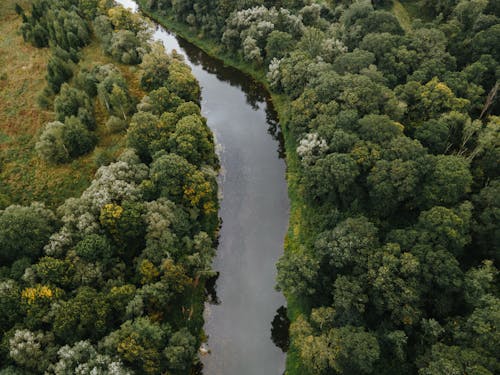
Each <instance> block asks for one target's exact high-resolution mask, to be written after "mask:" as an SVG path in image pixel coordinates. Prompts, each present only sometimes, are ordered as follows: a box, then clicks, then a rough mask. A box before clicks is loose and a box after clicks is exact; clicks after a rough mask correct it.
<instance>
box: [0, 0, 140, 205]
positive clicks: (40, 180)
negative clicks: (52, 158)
mask: <svg viewBox="0 0 500 375" xmlns="http://www.w3.org/2000/svg"><path fill="white" fill-rule="evenodd" d="M17 2H19V3H20V4H21V5H22V6H23V7H24V8H25V9H28V3H29V1H17ZM15 3H16V1H15V0H5V1H2V4H1V5H0V208H2V206H5V205H6V204H11V203H17V204H29V202H31V201H41V202H45V203H46V204H47V205H48V206H49V207H52V208H55V207H57V206H58V205H60V204H61V203H62V202H64V200H65V199H67V198H69V197H73V196H79V195H80V194H81V192H82V191H83V190H85V188H86V187H87V186H89V184H90V182H91V181H92V178H93V176H94V173H95V171H96V169H97V165H96V163H95V159H96V158H98V157H99V156H100V155H101V154H102V153H106V155H108V158H109V157H113V156H116V155H117V153H119V151H120V150H121V149H122V148H123V147H124V145H125V142H124V138H125V137H124V134H113V135H111V134H108V133H107V132H106V130H105V127H104V123H105V121H106V117H107V115H106V113H105V111H104V109H103V108H102V107H100V105H99V103H98V102H97V101H96V103H95V109H96V117H97V120H98V126H97V130H96V134H97V136H98V138H99V143H98V145H97V147H96V149H95V150H94V151H93V152H92V153H90V154H88V155H85V156H83V157H80V158H77V159H75V160H73V161H72V162H70V163H68V164H64V165H57V166H56V165H51V164H47V163H45V162H43V161H42V160H41V159H39V158H38V156H37V155H36V152H35V149H34V147H35V143H36V141H37V139H38V136H39V134H40V132H41V130H42V128H43V126H44V124H45V123H46V122H48V121H51V120H53V118H54V115H53V113H52V112H51V111H47V110H43V109H41V108H39V106H38V104H37V97H38V95H39V94H40V92H41V91H42V90H43V88H44V87H45V85H46V80H45V75H46V64H47V61H48V59H49V57H50V51H49V50H48V49H37V48H34V47H32V46H31V45H30V44H28V43H25V42H24V41H23V38H22V36H21V34H20V32H19V27H20V26H21V19H20V17H19V16H17V15H16V14H15V12H14V4H15ZM81 55H82V60H81V61H80V63H79V68H81V67H91V66H93V65H94V64H97V63H102V64H106V63H110V62H112V60H111V58H109V57H108V56H106V55H104V53H103V51H102V49H101V47H100V45H99V43H98V42H97V41H94V42H92V43H91V44H90V45H89V46H88V47H86V48H84V49H83V50H82V53H81ZM115 65H117V66H118V67H119V68H120V70H121V71H122V74H123V75H124V77H125V78H126V79H127V81H128V83H129V87H130V91H131V93H132V94H133V95H135V96H139V97H140V96H142V95H143V93H142V91H141V90H140V89H139V85H138V74H137V72H136V69H137V68H134V67H128V66H122V65H119V64H116V63H115Z"/></svg>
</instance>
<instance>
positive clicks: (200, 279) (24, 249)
mask: <svg viewBox="0 0 500 375" xmlns="http://www.w3.org/2000/svg"><path fill="white" fill-rule="evenodd" d="M16 11H17V12H18V14H19V15H20V16H21V18H22V20H23V25H22V26H21V31H22V35H23V37H24V39H25V40H26V42H28V43H31V44H33V46H35V47H37V48H47V47H49V46H50V49H51V53H50V56H49V57H48V58H47V60H46V61H47V75H46V81H47V88H46V89H45V90H44V92H43V94H42V96H41V100H40V101H39V102H40V105H42V106H48V108H53V109H54V113H53V120H52V119H50V120H49V121H47V122H46V124H45V126H44V127H43V129H42V130H41V132H40V136H39V138H38V141H36V145H35V144H32V147H33V151H35V152H36V153H37V154H38V156H39V157H40V158H41V159H43V160H44V162H45V163H46V164H47V165H48V166H51V168H54V169H57V168H59V165H64V164H65V163H68V162H69V161H71V160H74V159H76V158H79V157H82V155H85V154H87V153H89V152H91V151H92V150H93V148H94V147H95V145H96V144H97V142H100V138H101V136H102V135H103V133H104V134H105V135H106V133H107V132H114V133H120V132H121V133H122V135H121V136H120V137H121V138H124V142H123V143H124V145H123V146H125V145H126V148H125V147H123V146H122V150H121V152H120V153H119V156H118V157H116V158H115V157H114V156H113V155H112V154H110V156H109V158H107V157H105V155H104V156H103V157H102V158H101V160H100V162H99V163H100V164H101V166H100V167H99V168H98V169H97V172H96V173H95V177H94V179H93V180H92V181H91V183H89V184H86V186H85V188H84V189H82V190H83V191H82V193H81V195H79V196H78V195H77V197H74V198H70V199H67V200H66V201H65V202H64V203H63V204H62V205H60V206H59V207H58V208H57V209H56V210H52V209H51V208H48V207H46V206H45V205H44V204H43V203H34V202H33V203H31V204H30V205H9V206H8V207H6V208H5V209H2V210H0V249H1V250H0V337H1V340H0V374H75V373H79V374H116V375H119V374H158V373H167V372H168V373H171V374H185V373H187V372H189V371H190V370H191V368H192V367H193V365H195V364H196V363H197V352H198V347H199V345H200V342H201V340H202V334H201V332H202V324H203V318H202V310H203V301H204V298H205V296H204V289H203V286H204V281H205V280H206V278H208V277H211V276H213V272H212V270H211V268H210V265H211V260H212V257H213V254H214V252H215V244H216V238H217V232H218V226H219V222H218V217H217V209H218V201H217V184H216V179H215V177H216V175H217V170H218V160H217V157H216V155H215V151H214V144H213V142H214V141H213V136H212V133H211V132H210V130H209V128H208V127H207V125H206V121H205V119H204V118H203V117H202V116H201V114H200V108H199V97H200V89H199V86H198V83H197V81H196V80H195V79H194V77H193V76H192V75H191V72H190V70H189V68H188V67H187V66H185V65H184V63H183V62H182V59H181V58H180V57H179V56H178V55H168V54H167V53H166V52H165V51H164V50H163V48H162V47H161V46H160V45H155V44H151V43H150V42H149V27H148V24H147V22H146V21H145V20H144V19H143V18H142V17H140V16H138V15H136V14H132V13H130V12H129V11H126V10H125V9H123V8H122V7H115V6H114V4H113V3H112V2H98V1H92V0H91V1H88V0H58V1H47V0H35V1H33V2H32V4H31V7H27V6H26V4H24V6H16ZM94 33H95V34H97V35H99V42H97V41H96V40H95V36H94V35H95V34H94ZM89 44H90V45H89ZM92 44H94V45H92ZM94 47H97V48H98V49H100V50H101V51H104V53H106V54H107V56H108V57H107V58H104V57H103V59H102V60H100V59H96V60H94V61H93V62H92V63H90V64H88V61H86V60H85V58H86V57H88V56H87V51H88V48H94ZM91 60H93V59H91ZM103 60H104V61H103ZM101 61H102V62H103V63H101ZM155 62H157V63H155ZM123 64H126V65H135V67H134V69H133V70H132V69H128V68H124V67H123ZM157 73H161V74H157ZM152 78H154V79H152ZM47 117H49V116H47ZM50 117H52V116H50ZM106 128H107V130H106ZM125 130H127V132H126V134H125V133H124V132H125ZM112 136H113V135H112ZM110 151H112V150H110ZM73 193H74V192H73ZM2 208H3V207H2Z"/></svg>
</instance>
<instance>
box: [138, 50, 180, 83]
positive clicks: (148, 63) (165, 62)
mask: <svg viewBox="0 0 500 375" xmlns="http://www.w3.org/2000/svg"><path fill="white" fill-rule="evenodd" d="M171 61H172V59H171V57H170V56H169V55H168V54H167V53H166V52H165V48H164V47H163V44H161V43H154V44H153V45H152V47H151V51H150V52H149V53H148V54H146V55H144V57H143V59H142V63H141V68H142V69H143V71H144V72H143V73H142V76H141V87H142V88H143V89H145V90H146V91H148V92H149V91H152V90H157V89H159V88H160V87H162V86H165V85H166V83H167V79H168V77H169V75H170V63H171Z"/></svg>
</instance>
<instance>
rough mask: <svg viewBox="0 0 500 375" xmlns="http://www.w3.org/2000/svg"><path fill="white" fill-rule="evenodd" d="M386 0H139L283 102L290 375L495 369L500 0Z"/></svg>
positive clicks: (281, 278)
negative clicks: (411, 10) (257, 78)
mask: <svg viewBox="0 0 500 375" xmlns="http://www.w3.org/2000/svg"><path fill="white" fill-rule="evenodd" d="M385 3H388V4H390V3H391V2H370V1H365V0H359V1H355V0H354V1H350V0H345V1H301V0H290V1H285V0H283V1H266V0H245V1H244V0H242V1H225V0H211V1H196V0H189V1H175V0H171V1H169V0H148V1H144V2H143V4H145V6H146V7H147V8H148V9H150V10H151V11H153V12H156V14H159V15H168V16H173V17H175V18H176V19H177V21H180V22H183V23H185V24H186V25H187V26H189V27H191V28H192V29H194V30H196V31H197V32H198V33H199V34H200V35H202V36H203V37H207V38H212V39H213V40H215V41H217V43H218V44H219V45H220V46H222V47H223V48H224V51H226V52H227V53H230V54H232V56H233V57H234V58H235V59H241V60H246V61H248V62H250V63H252V64H253V65H254V66H255V67H256V68H258V69H262V70H264V71H265V72H266V73H267V80H268V82H269V84H270V85H271V88H272V90H273V91H274V92H275V93H278V94H282V95H285V96H286V98H287V99H288V104H287V105H286V108H285V109H284V110H283V111H282V113H281V117H282V118H281V121H282V126H283V127H284V128H285V137H286V138H287V141H288V144H291V145H294V146H293V148H292V149H290V148H289V149H288V150H287V152H288V154H289V157H288V159H289V160H294V158H297V159H298V161H299V166H298V171H297V174H298V178H299V183H298V187H297V190H298V191H297V195H298V197H293V199H296V200H297V206H299V207H300V208H299V209H297V210H298V211H299V212H298V213H297V215H300V223H299V228H298V229H299V232H300V235H299V236H298V237H294V236H293V234H290V235H289V236H290V238H289V239H288V240H289V241H288V242H289V243H288V249H287V251H286V252H285V255H284V256H283V257H282V258H281V260H280V261H279V263H278V271H279V273H278V286H279V288H281V289H282V290H283V291H284V293H285V295H286V296H287V298H288V300H289V302H290V301H291V302H292V303H295V304H299V305H300V308H301V314H300V315H299V316H298V317H296V319H294V321H293V322H292V325H291V329H290V334H291V340H292V342H291V344H292V345H291V350H292V352H293V354H294V355H296V356H298V358H299V359H300V362H301V364H302V366H303V369H304V370H303V371H306V370H307V371H309V372H310V373H312V374H371V373H373V374H402V373H404V374H416V373H418V374H420V375H431V374H436V375H437V374H443V373H450V374H451V373H457V374H458V373H470V374H494V373H498V372H499V371H500V363H499V362H498V353H499V347H498V344H497V343H498V342H500V340H499V337H498V328H499V326H500V301H499V295H498V270H497V268H496V262H498V260H499V256H500V251H499V250H500V249H499V244H500V237H499V235H500V230H499V215H500V202H499V200H498V198H497V197H498V196H500V190H499V189H500V180H499V172H500V170H499V168H498V160H499V156H500V147H499V139H500V138H499V137H500V118H499V117H498V113H499V112H498V111H499V101H498V99H497V95H496V92H497V90H498V79H499V70H498V66H499V64H498V63H499V61H500V56H499V49H498V47H497V46H498V44H499V40H500V39H499V38H500V22H499V17H500V8H499V7H498V2H496V1H488V0H450V1H425V0H423V1H419V2H418V5H419V7H420V12H421V14H422V17H423V18H424V19H425V20H419V19H414V20H413V22H412V24H411V25H409V26H408V25H404V27H403V25H401V24H400V22H399V20H398V18H397V17H396V16H395V15H394V14H393V13H391V12H389V11H387V10H384V9H387V5H388V4H385ZM290 155H291V156H290ZM290 243H291V244H290ZM297 301H298V302H297Z"/></svg>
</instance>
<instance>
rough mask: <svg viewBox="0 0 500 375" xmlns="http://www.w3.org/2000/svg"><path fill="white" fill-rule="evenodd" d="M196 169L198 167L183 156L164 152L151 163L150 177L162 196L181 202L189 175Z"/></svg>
mask: <svg viewBox="0 0 500 375" xmlns="http://www.w3.org/2000/svg"><path fill="white" fill-rule="evenodd" d="M195 170H196V168H195V167H194V166H193V165H192V164H190V163H189V162H188V161H187V160H186V159H184V158H183V157H182V156H179V155H176V154H164V155H162V156H160V157H158V158H157V159H156V160H154V161H153V163H152V164H151V170H150V177H151V181H152V182H153V186H154V187H155V188H156V189H157V190H158V191H159V193H160V196H162V197H165V198H168V199H170V200H172V201H173V202H176V203H181V202H182V197H183V196H184V187H185V186H187V182H188V176H190V175H192V174H193V173H194V171H195Z"/></svg>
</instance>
